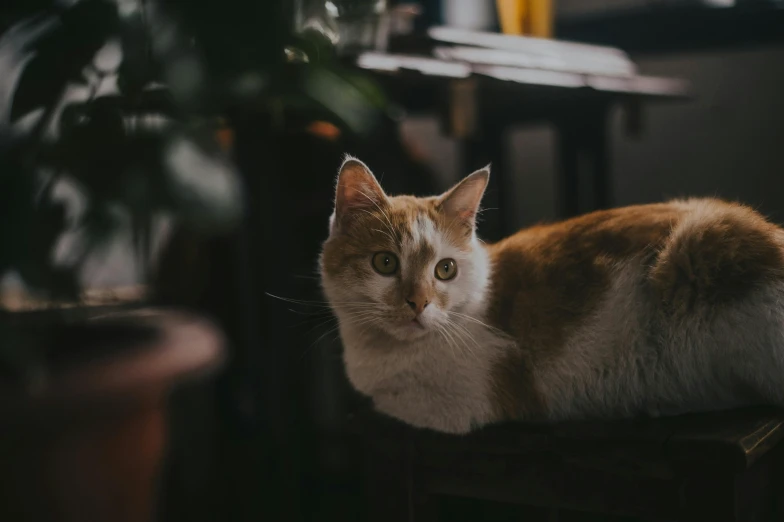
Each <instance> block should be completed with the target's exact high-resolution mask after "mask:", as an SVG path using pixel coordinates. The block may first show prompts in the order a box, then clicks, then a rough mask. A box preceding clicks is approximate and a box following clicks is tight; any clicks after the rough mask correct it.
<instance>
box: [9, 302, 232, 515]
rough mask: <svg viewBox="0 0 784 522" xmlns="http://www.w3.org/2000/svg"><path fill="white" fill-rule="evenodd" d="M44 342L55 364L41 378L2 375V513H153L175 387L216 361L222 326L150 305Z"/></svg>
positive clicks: (50, 334)
mask: <svg viewBox="0 0 784 522" xmlns="http://www.w3.org/2000/svg"><path fill="white" fill-rule="evenodd" d="M33 324H34V323H33ZM38 342H42V343H46V358H47V361H48V364H47V366H48V367H49V368H50V369H51V372H50V375H49V376H48V377H47V379H46V380H45V381H44V384H43V385H42V386H41V387H40V388H38V389H36V390H34V391H31V390H25V389H24V388H23V387H21V386H19V385H18V383H17V384H11V383H10V382H8V381H3V380H2V377H0V520H3V521H5V520H8V521H16V520H24V521H35V522H37V521H57V522H71V521H73V522H76V521H79V522H82V521H112V522H140V521H147V520H150V519H151V517H152V515H153V511H154V504H155V489H156V478H157V475H158V471H159V467H160V463H161V457H162V454H163V452H164V448H165V444H166V431H167V429H166V401H167V395H168V391H169V390H170V389H171V387H172V386H173V385H175V384H176V383H178V382H181V381H182V380H184V379H186V378H193V377H196V376H200V375H204V373H205V372H208V371H210V370H213V369H215V368H216V367H217V366H218V364H219V363H220V361H221V355H222V339H221V336H220V335H219V334H218V332H217V331H216V329H215V328H214V327H212V326H211V325H210V324H209V323H208V322H206V321H204V320H201V319H198V318H196V317H193V316H190V315H185V314H180V313H175V312H168V311H160V310H143V311H137V312H119V313H113V314H108V315H104V316H102V317H98V318H93V319H90V320H88V321H84V322H80V323H77V324H69V325H60V326H57V327H54V328H52V329H49V328H47V329H46V331H45V332H43V333H42V334H41V336H40V338H39V340H38Z"/></svg>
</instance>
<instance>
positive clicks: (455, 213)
mask: <svg viewBox="0 0 784 522" xmlns="http://www.w3.org/2000/svg"><path fill="white" fill-rule="evenodd" d="M489 180H490V165H488V166H486V167H485V168H483V169H481V170H477V171H476V172H474V173H472V174H469V175H468V176H466V177H465V178H464V179H463V180H462V181H460V182H459V183H458V184H457V185H455V186H454V187H452V188H451V189H449V190H448V191H447V192H446V193H445V194H444V195H443V196H441V198H440V201H439V203H438V207H439V209H440V210H441V212H443V213H444V214H446V216H447V217H448V218H449V219H450V220H460V221H464V222H465V223H467V224H469V225H470V226H471V228H472V229H473V227H474V225H475V224H476V215H477V213H478V212H479V204H480V203H481V202H482V196H484V194H485V189H486V188H487V182H488V181H489Z"/></svg>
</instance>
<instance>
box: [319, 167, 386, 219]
mask: <svg viewBox="0 0 784 522" xmlns="http://www.w3.org/2000/svg"><path fill="white" fill-rule="evenodd" d="M386 203H387V196H386V194H385V193H384V190H383V189H382V188H381V185H379V183H378V181H377V180H376V177H375V176H373V173H372V172H370V169H369V168H368V167H367V165H365V164H364V163H362V162H361V161H359V160H358V159H356V158H352V157H351V156H347V157H346V159H345V160H344V161H343V165H341V166H340V173H339V174H338V187H337V190H336V191H335V214H334V216H333V220H332V228H333V229H334V228H335V227H336V226H340V224H341V223H344V222H346V220H347V219H351V217H353V216H354V215H356V214H357V213H358V212H363V211H364V212H369V211H371V210H373V209H378V208H381V207H383V206H384V205H385V204H386Z"/></svg>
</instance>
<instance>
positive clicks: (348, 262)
mask: <svg viewBox="0 0 784 522" xmlns="http://www.w3.org/2000/svg"><path fill="white" fill-rule="evenodd" d="M489 175H490V172H489V167H487V168H485V169H483V170H479V171H477V172H474V173H473V174H471V175H470V176H468V177H466V178H465V179H463V180H462V181H461V182H460V183H458V184H457V185H455V186H454V187H453V188H452V189H450V190H449V191H447V192H446V193H444V194H442V195H440V196H434V197H429V198H415V197H411V196H395V197H392V196H388V195H387V194H385V193H384V191H383V189H382V188H381V186H380V185H379V183H378V181H377V180H376V178H375V177H374V176H373V174H372V173H371V172H370V170H369V169H368V168H367V166H365V164H364V163H362V162H361V161H359V160H357V159H354V158H350V157H349V158H347V159H346V160H345V161H344V162H343V165H342V166H341V168H340V173H339V175H338V183H337V191H336V197H335V211H334V213H333V214H332V217H331V218H330V234H329V239H327V241H326V243H325V244H324V250H323V253H322V256H321V278H322V284H323V287H324V290H325V293H326V295H327V298H328V299H329V302H330V304H331V306H332V308H333V309H334V310H335V311H336V312H337V314H338V317H339V319H340V321H341V322H342V323H343V322H348V323H350V324H351V325H354V326H356V327H357V328H360V329H364V328H369V329H374V330H376V331H381V332H384V333H386V334H387V335H390V336H392V337H393V338H395V339H398V340H403V341H405V340H413V339H417V338H420V337H423V336H425V335H428V334H429V333H438V332H439V331H441V330H443V329H449V328H448V327H449V325H450V322H454V321H455V320H456V319H458V318H459V317H460V314H465V313H466V312H469V311H470V310H471V308H472V307H474V306H477V305H478V303H479V302H481V300H482V299H483V298H484V294H485V290H486V287H487V284H488V277H489V275H488V274H489V260H488V256H487V253H486V252H485V249H484V247H483V246H482V244H481V242H480V241H479V240H478V239H477V237H476V233H475V225H476V215H477V212H478V210H479V203H480V201H481V199H482V195H483V194H484V191H485V188H486V187H487V181H488V178H489Z"/></svg>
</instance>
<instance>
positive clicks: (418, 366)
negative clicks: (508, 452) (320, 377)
mask: <svg viewBox="0 0 784 522" xmlns="http://www.w3.org/2000/svg"><path fill="white" fill-rule="evenodd" d="M341 336H342V338H343V344H344V347H345V352H344V360H345V365H346V371H347V374H348V378H349V380H350V381H351V383H352V385H353V386H354V387H355V388H356V389H357V390H359V391H360V392H362V393H364V394H366V395H368V396H370V397H371V398H372V399H373V401H374V404H375V407H376V409H378V410H379V411H381V412H383V413H385V414H387V415H390V416H392V417H395V418H397V419H400V420H402V421H404V422H406V423H408V424H411V425H413V426H417V427H423V428H431V429H435V430H439V431H446V432H452V433H465V432H468V431H470V430H471V428H472V427H475V426H477V425H482V424H485V423H487V422H490V421H492V415H493V407H492V401H491V370H492V367H493V364H494V363H495V361H496V360H497V358H498V357H499V355H500V354H501V353H502V351H503V350H504V349H505V347H506V346H508V341H505V340H503V339H502V338H500V337H498V336H496V335H495V334H493V333H492V332H491V331H489V330H488V329H487V328H485V327H483V326H481V325H478V324H474V323H472V322H470V321H464V322H462V323H458V326H456V327H455V328H453V329H451V330H450V331H449V332H448V333H447V334H438V333H431V334H429V335H427V336H425V337H423V338H421V339H418V340H416V341H412V342H402V341H396V340H394V339H391V338H390V337H388V336H385V335H383V334H379V333H368V332H362V331H361V330H358V329H355V328H352V326H351V325H348V324H346V323H345V322H342V323H341Z"/></svg>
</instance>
